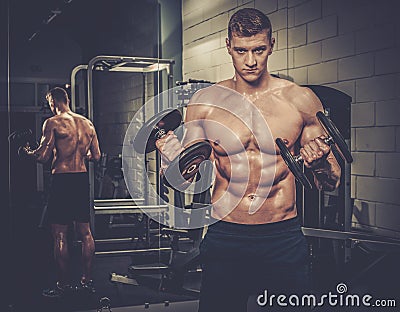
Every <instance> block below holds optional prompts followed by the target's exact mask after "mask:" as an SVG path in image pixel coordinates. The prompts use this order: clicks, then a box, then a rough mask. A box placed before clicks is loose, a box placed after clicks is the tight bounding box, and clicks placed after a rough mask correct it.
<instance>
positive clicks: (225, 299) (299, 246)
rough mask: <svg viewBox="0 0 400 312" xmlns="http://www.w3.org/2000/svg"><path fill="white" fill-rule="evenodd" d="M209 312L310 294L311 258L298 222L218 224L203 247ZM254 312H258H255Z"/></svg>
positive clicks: (203, 305)
mask: <svg viewBox="0 0 400 312" xmlns="http://www.w3.org/2000/svg"><path fill="white" fill-rule="evenodd" d="M200 252H201V258H202V266H203V273H202V285H201V292H200V309H199V311H201V312H203V311H206V312H214V311H215V312H220V311H230V312H236V311H239V312H245V311H246V307H247V303H248V299H249V297H250V296H252V295H258V294H262V293H263V291H264V290H268V292H269V293H271V292H272V293H274V294H279V293H283V294H290V293H291V292H294V293H296V292H301V291H307V290H308V289H309V287H310V284H309V282H310V281H309V256H308V245H307V241H306V239H305V237H304V235H303V233H302V231H301V227H300V222H299V220H298V218H294V219H290V220H285V221H280V222H276V223H269V224H256V225H247V224H235V223H230V222H224V221H218V222H216V223H215V224H212V225H210V226H209V228H208V231H207V234H206V236H205V238H204V240H203V241H202V243H201V247H200ZM251 311H252V310H251Z"/></svg>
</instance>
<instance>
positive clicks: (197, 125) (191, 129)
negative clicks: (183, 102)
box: [182, 104, 207, 147]
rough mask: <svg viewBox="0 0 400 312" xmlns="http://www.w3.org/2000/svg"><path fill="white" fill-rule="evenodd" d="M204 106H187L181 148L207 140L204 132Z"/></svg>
mask: <svg viewBox="0 0 400 312" xmlns="http://www.w3.org/2000/svg"><path fill="white" fill-rule="evenodd" d="M203 106H204V105H200V104H189V105H188V106H187V109H186V114H185V123H184V135H183V139H182V146H183V147H188V146H190V145H192V144H194V143H196V142H199V141H204V140H206V139H207V137H206V133H205V131H204V116H203V115H204V109H205V108H204V107H203Z"/></svg>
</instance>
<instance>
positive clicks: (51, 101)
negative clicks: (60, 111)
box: [47, 95, 56, 114]
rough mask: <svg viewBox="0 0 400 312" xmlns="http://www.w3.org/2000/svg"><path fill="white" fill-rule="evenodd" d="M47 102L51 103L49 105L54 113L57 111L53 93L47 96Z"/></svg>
mask: <svg viewBox="0 0 400 312" xmlns="http://www.w3.org/2000/svg"><path fill="white" fill-rule="evenodd" d="M47 102H48V103H49V107H50V109H51V111H52V112H53V114H55V113H56V111H55V107H54V99H53V97H52V96H51V95H50V96H48V97H47Z"/></svg>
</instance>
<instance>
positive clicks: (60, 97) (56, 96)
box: [46, 87, 69, 103]
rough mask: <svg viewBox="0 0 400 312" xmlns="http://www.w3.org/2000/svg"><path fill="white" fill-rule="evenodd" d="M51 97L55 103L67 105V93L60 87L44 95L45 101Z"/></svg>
mask: <svg viewBox="0 0 400 312" xmlns="http://www.w3.org/2000/svg"><path fill="white" fill-rule="evenodd" d="M49 97H51V98H52V99H53V100H55V101H59V102H63V103H68V101H69V98H68V93H67V91H65V90H64V89H63V88H60V87H55V88H53V89H51V90H50V91H49V92H47V94H46V100H48V99H49Z"/></svg>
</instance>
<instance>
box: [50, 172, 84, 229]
mask: <svg viewBox="0 0 400 312" xmlns="http://www.w3.org/2000/svg"><path fill="white" fill-rule="evenodd" d="M47 214H48V215H47V217H48V222H49V223H50V224H70V223H71V222H72V221H77V222H82V223H85V222H89V220H90V200H89V177H88V174H87V172H74V173H57V174H54V175H53V176H52V182H51V187H50V197H49V201H48V205H47Z"/></svg>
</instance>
